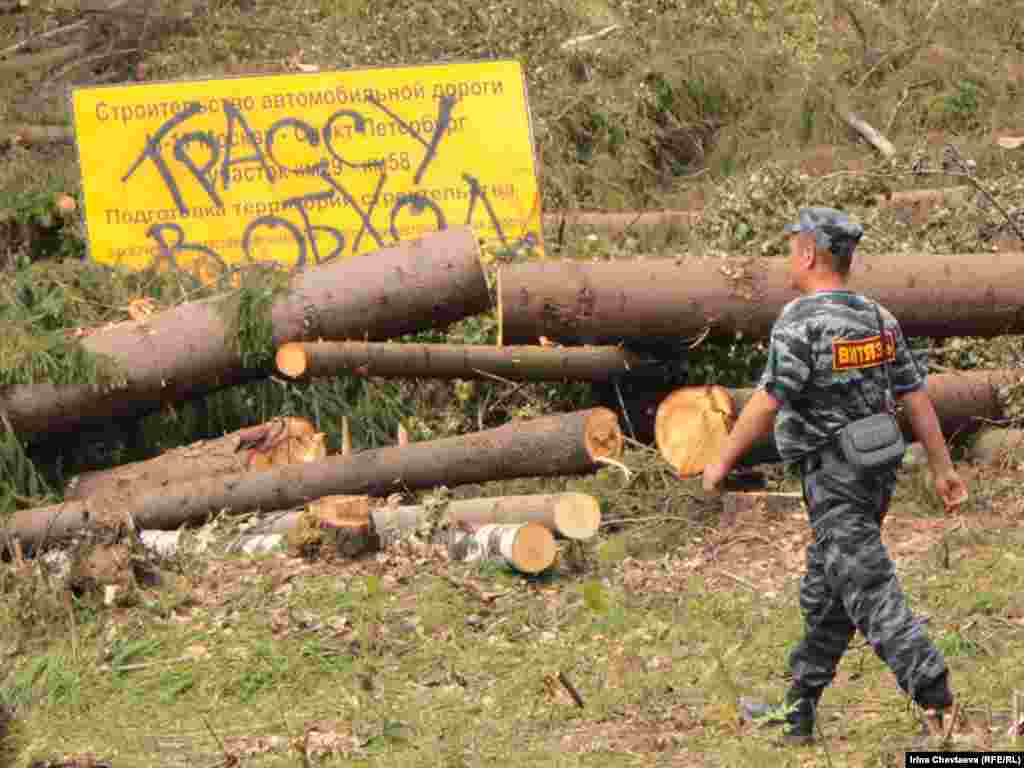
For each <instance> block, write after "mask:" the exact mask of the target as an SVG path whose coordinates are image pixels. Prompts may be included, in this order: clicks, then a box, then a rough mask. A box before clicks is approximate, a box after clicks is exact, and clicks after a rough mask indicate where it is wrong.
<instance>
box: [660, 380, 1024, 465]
mask: <svg viewBox="0 0 1024 768" xmlns="http://www.w3.org/2000/svg"><path fill="white" fill-rule="evenodd" d="M1022 376H1024V371H1020V370H1015V369H993V370H980V371H961V372H958V373H936V374H931V375H929V376H928V379H927V385H926V391H927V392H928V396H929V397H930V398H931V401H932V404H933V405H934V407H935V413H936V415H937V416H938V420H939V426H940V427H941V428H942V433H943V434H944V435H945V436H946V437H947V439H949V440H960V439H963V438H965V437H967V436H968V435H971V434H973V433H975V432H977V431H978V430H979V429H980V428H981V427H982V426H983V425H984V424H985V423H987V422H990V421H998V420H1000V419H1002V418H1004V413H1003V405H1002V402H1001V398H1000V394H999V391H1000V389H1001V388H1005V387H1009V386H1012V385H1014V384H1015V383H1017V382H1018V381H1020V380H1021V377H1022ZM701 389H706V388H702V387H683V388H681V391H683V392H689V394H684V395H678V396H679V397H680V398H684V399H685V401H686V403H687V405H688V408H689V411H690V412H685V411H684V412H683V415H679V411H678V410H677V409H676V408H673V407H672V406H671V404H670V402H671V399H672V398H673V397H676V396H677V395H676V393H673V394H672V395H670V396H669V397H668V398H666V399H665V400H664V401H663V402H662V404H661V405H660V406H659V407H658V415H657V417H656V427H655V429H656V432H657V433H658V434H660V435H662V437H661V438H660V442H659V444H658V445H659V452H660V453H661V454H662V456H663V457H664V458H665V460H666V461H668V462H669V463H672V461H673V459H674V458H676V454H675V453H672V452H671V450H666V449H672V448H674V447H676V446H679V445H684V446H685V445H686V442H687V441H693V442H698V443H699V442H701V441H704V443H705V444H704V445H702V446H701V447H700V449H699V450H697V449H690V454H687V455H688V456H689V455H692V456H693V458H692V459H691V460H690V463H689V465H687V469H688V470H689V471H690V472H691V473H692V474H697V473H699V472H703V470H704V465H705V464H706V463H707V461H709V460H714V457H716V456H718V455H719V454H720V452H721V449H722V447H723V446H724V444H725V440H726V434H723V432H722V431H721V430H720V429H710V430H708V429H704V428H702V427H701V423H700V420H699V419H697V418H695V417H694V416H693V414H692V411H695V410H699V409H701V408H703V409H704V410H705V411H707V412H708V414H709V415H708V417H707V418H708V419H712V418H713V417H712V415H711V414H712V413H713V412H712V408H718V409H719V410H725V411H728V410H729V406H728V404H726V405H724V406H723V405H720V404H717V403H720V402H721V401H722V400H723V399H724V397H723V394H722V392H727V393H728V395H729V397H730V398H731V399H732V402H733V406H732V410H733V411H734V413H735V414H736V417H737V418H738V417H739V414H740V413H742V411H743V408H744V406H745V405H746V403H747V401H748V400H749V399H750V397H751V396H752V395H753V394H754V392H755V390H753V389H730V390H724V389H723V388H717V389H715V390H714V391H715V393H716V400H715V403H712V401H711V399H710V398H707V397H700V396H697V395H695V394H693V392H697V394H699V390H701ZM663 408H664V410H663ZM899 422H900V426H901V427H902V429H903V434H904V437H905V438H906V440H907V443H908V444H910V443H912V442H913V441H914V440H915V439H916V438H915V436H914V434H913V430H912V427H911V425H910V422H909V420H908V419H907V416H906V414H905V413H903V412H901V413H900V414H899ZM712 423H714V422H712ZM730 429H731V425H730ZM988 439H989V440H992V439H993V438H988ZM662 445H665V446H666V449H662V448H661V446H662ZM779 461H781V458H780V456H779V452H778V448H777V447H776V445H775V438H774V436H773V435H769V436H767V437H765V438H762V439H761V440H758V441H757V442H755V443H754V445H753V446H752V447H751V449H750V450H749V451H748V452H747V453H746V454H745V455H744V456H743V458H742V459H741V460H740V463H741V464H742V465H745V466H750V465H753V464H766V463H777V462H779ZM673 466H675V465H674V464H673Z"/></svg>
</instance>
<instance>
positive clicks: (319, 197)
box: [284, 189, 345, 264]
mask: <svg viewBox="0 0 1024 768" xmlns="http://www.w3.org/2000/svg"><path fill="white" fill-rule="evenodd" d="M333 197H334V190H333V189H329V190H326V191H325V192H314V193H312V194H309V195H303V196H302V197H292V198H289V199H287V200H285V201H284V207H285V208H297V209H298V211H299V215H300V216H301V217H302V225H303V227H304V229H305V230H306V231H305V236H306V239H307V240H308V241H309V245H310V247H311V248H312V250H313V263H314V264H327V263H329V262H331V261H334V260H335V259H336V258H338V257H339V256H341V254H342V253H344V251H345V235H343V234H342V233H341V232H339V231H338V230H336V229H335V228H334V227H323V226H316V225H314V224H313V222H312V221H310V219H309V211H308V210H306V204H307V203H315V202H319V201H324V200H330V199H331V198H333ZM317 232H324V233H326V234H328V235H330V236H331V237H333V238H334V243H335V245H334V250H333V251H331V252H330V253H329V254H327V255H326V256H321V255H320V247H319V246H318V245H317V244H316V233H317Z"/></svg>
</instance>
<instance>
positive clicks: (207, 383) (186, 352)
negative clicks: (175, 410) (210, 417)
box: [0, 227, 490, 435]
mask: <svg viewBox="0 0 1024 768" xmlns="http://www.w3.org/2000/svg"><path fill="white" fill-rule="evenodd" d="M227 300H228V297H216V298H214V299H210V300H206V301H198V302H192V303H188V304H183V305H181V306H179V307H176V308H174V309H171V310H168V311H166V312H161V313H160V314H158V315H154V316H153V317H151V318H149V319H147V320H145V321H141V322H128V323H123V324H121V325H119V326H117V327H114V328H110V329H108V330H101V331H97V332H95V333H93V334H91V335H89V336H86V337H85V338H84V339H82V342H81V343H82V345H83V346H84V347H85V348H86V349H87V350H88V351H89V352H91V353H93V354H96V355H104V356H107V357H109V358H112V359H113V361H114V362H115V363H117V364H119V365H120V367H121V369H122V370H123V372H124V375H125V378H126V381H124V382H123V383H122V384H121V386H53V385H51V384H46V383H42V384H35V385H31V386H19V387H14V388H11V389H9V390H8V391H6V392H4V393H2V394H0V411H6V412H7V415H8V417H9V419H10V421H11V424H12V426H13V427H14V429H15V431H17V432H19V433H21V434H23V435H32V434H36V433H41V432H58V431H68V430H72V429H75V428H76V427H77V426H78V425H80V424H84V423H94V422H101V421H105V420H109V419H113V418H117V417H120V416H126V415H135V414H141V413H144V412H146V411H149V410H153V409H156V408H159V407H160V406H161V405H162V404H164V403H167V402H176V401H179V400H183V399H186V398H190V397H195V396H199V395H202V394H205V393H207V392H210V391H213V390H215V389H218V388H221V387H225V386H230V385H233V384H239V383H241V382H243V381H246V380H250V379H253V378H258V377H262V376H266V375H268V374H269V373H270V372H271V371H270V366H268V367H267V369H265V370H264V369H261V370H246V369H245V368H244V367H243V364H242V357H241V354H240V352H239V350H238V340H237V338H234V337H233V336H232V335H231V333H230V331H229V326H228V324H227V323H226V322H225V318H224V317H223V313H224V312H223V309H222V305H223V303H224V302H225V301H227ZM489 306H490V296H489V293H488V288H487V282H486V280H485V278H484V274H483V270H482V268H481V266H480V261H479V246H478V244H477V241H476V237H475V236H474V234H473V231H472V229H470V228H468V227H461V228H458V229H451V230H446V231H442V232H437V233H434V234H431V235H428V236H426V237H424V238H422V239H419V240H410V241H409V242H405V243H399V244H398V245H395V246H393V247H391V248H385V249H383V250H381V251H376V252H373V253H367V254H363V255H361V256H357V257H355V258H352V259H346V260H342V261H339V262H337V263H332V264H329V265H325V266H321V267H316V268H314V269H310V270H308V271H305V272H301V273H299V274H298V275H296V276H295V278H294V279H293V281H292V284H291V287H290V290H289V291H288V292H287V293H286V294H284V295H283V296H282V297H281V298H280V299H279V300H278V301H276V302H275V303H274V305H273V307H272V310H271V320H272V325H273V343H274V345H275V346H280V345H281V344H285V343H287V342H290V341H301V340H308V339H317V338H331V339H347V338H357V339H366V338H368V339H386V338H390V337H394V336H401V335H403V334H406V333H414V332H416V331H421V330H425V329H429V328H443V327H445V326H447V325H448V324H450V323H452V322H454V321H456V320H459V319H461V318H463V317H467V316H469V315H475V314H478V313H480V312H483V311H485V310H486V309H487V308H488V307H489Z"/></svg>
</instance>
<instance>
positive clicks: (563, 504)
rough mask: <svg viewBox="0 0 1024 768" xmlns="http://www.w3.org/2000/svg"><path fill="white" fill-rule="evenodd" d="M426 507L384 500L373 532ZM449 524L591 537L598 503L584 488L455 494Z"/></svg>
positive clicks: (404, 530)
mask: <svg viewBox="0 0 1024 768" xmlns="http://www.w3.org/2000/svg"><path fill="white" fill-rule="evenodd" d="M300 514H301V512H297V511H295V512H289V513H287V514H285V515H282V516H280V517H279V518H277V519H276V520H274V522H273V523H272V524H271V526H270V527H269V528H268V529H267V530H268V531H270V532H274V533H287V532H288V531H290V530H292V529H293V528H294V527H295V526H296V525H297V524H298V520H299V516H300ZM428 515H429V510H428V508H427V506H425V505H421V504H407V505H399V506H393V505H387V504H382V505H379V506H376V507H374V508H372V509H371V510H370V519H371V520H372V523H373V530H374V532H375V533H376V534H377V535H378V536H380V537H381V538H382V539H384V540H385V541H390V540H395V539H400V538H402V537H404V536H406V535H408V534H409V533H410V532H412V531H415V530H416V529H418V528H419V527H420V526H421V525H423V523H424V521H425V520H426V518H427V516H428ZM443 522H445V523H446V524H448V525H460V524H461V525H470V526H481V525H488V524H492V523H500V524H511V523H537V524H538V525H543V526H544V527H545V528H547V529H548V530H550V531H551V532H552V533H553V534H555V535H556V536H559V537H561V538H565V539H589V538H591V537H592V536H594V534H596V533H597V530H598V528H599V527H600V526H601V505H600V504H599V503H598V501H597V499H595V498H594V497H593V496H591V495H589V494H586V493H540V494H526V495H522V496H492V497H484V498H479V499H457V500H454V501H450V502H448V503H447V505H446V506H445V507H444V521H443Z"/></svg>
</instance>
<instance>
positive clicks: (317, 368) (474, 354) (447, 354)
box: [277, 341, 642, 382]
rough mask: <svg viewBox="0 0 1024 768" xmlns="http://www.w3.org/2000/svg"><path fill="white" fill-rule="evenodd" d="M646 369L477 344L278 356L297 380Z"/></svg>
mask: <svg viewBox="0 0 1024 768" xmlns="http://www.w3.org/2000/svg"><path fill="white" fill-rule="evenodd" d="M641 364H642V360H641V359H640V358H639V357H638V356H637V355H636V354H634V353H632V352H629V351H628V350H625V349H623V348H621V347H615V346H595V347H543V346H539V345H538V346H521V347H504V348H498V347H493V346H487V345H482V344H481V345H473V344H466V345H461V344H389V343H386V342H377V343H374V342H361V341H341V342H332V341H317V342H293V343H291V344H285V345H284V346H282V347H280V348H279V349H278V350H277V368H278V370H279V371H280V372H281V373H283V374H284V375H285V376H288V377H290V378H293V379H303V380H305V379H312V378H316V377H320V376H341V375H348V376H383V377H408V378H415V379H421V378H438V379H485V378H493V377H494V376H500V377H501V378H503V379H509V380H510V381H566V380H568V381H595V382H601V381H610V380H611V379H612V377H614V376H619V375H622V374H625V373H627V372H628V371H629V370H631V369H632V368H636V367H638V366H640V365H641Z"/></svg>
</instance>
